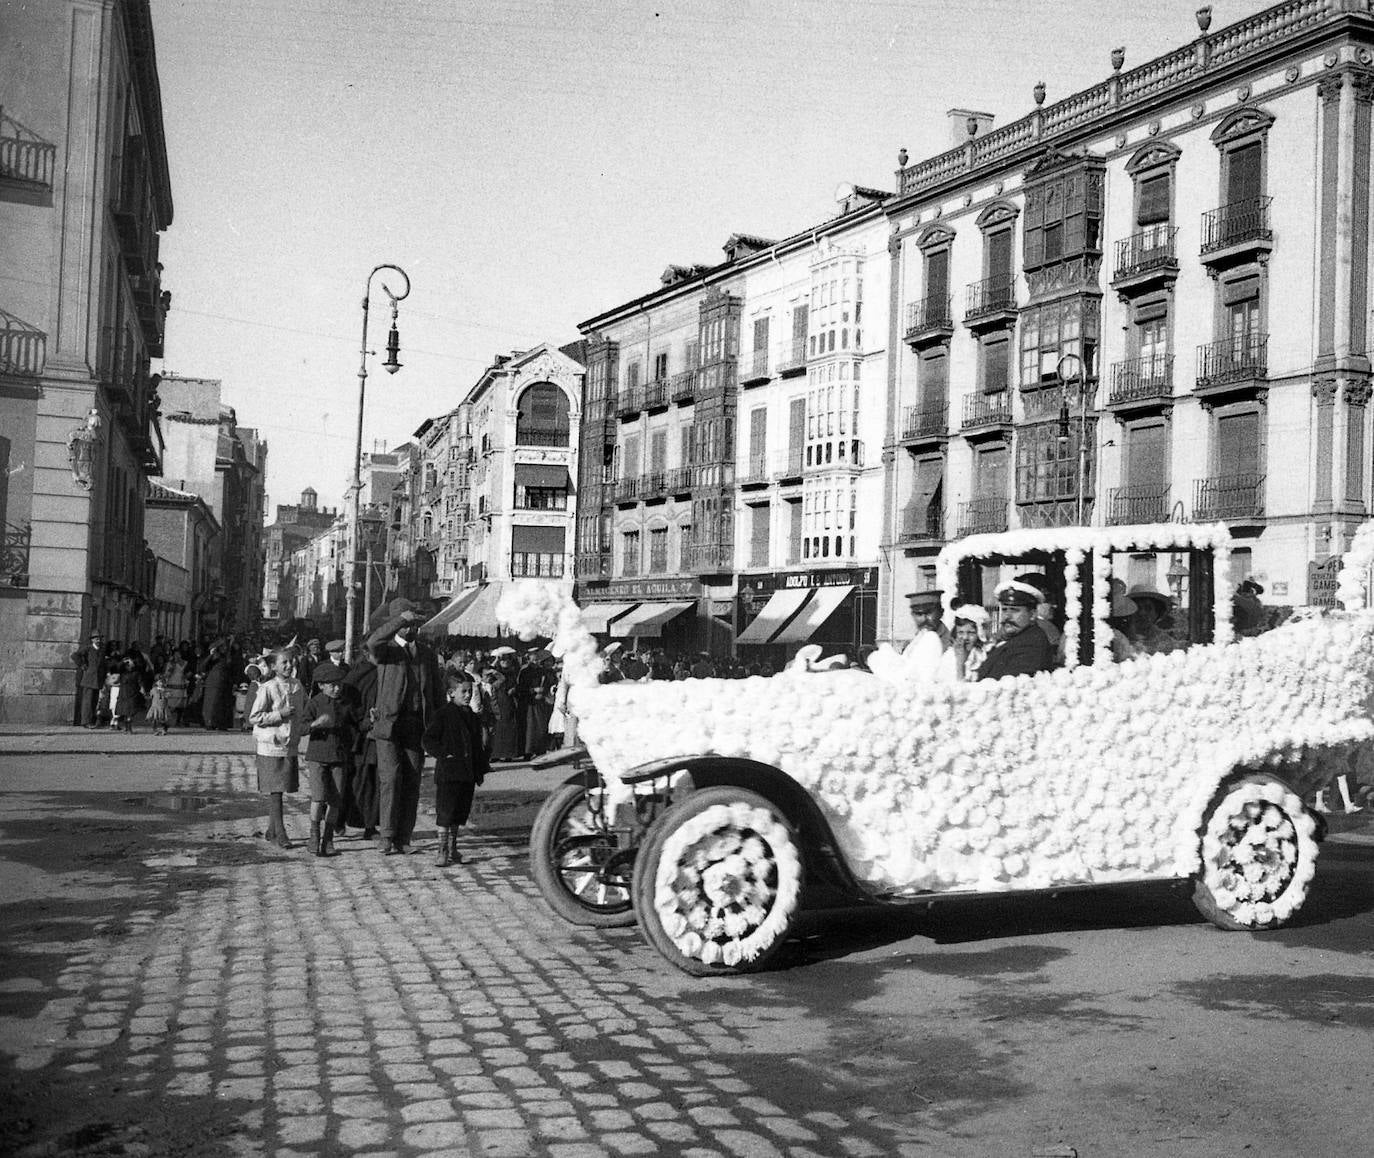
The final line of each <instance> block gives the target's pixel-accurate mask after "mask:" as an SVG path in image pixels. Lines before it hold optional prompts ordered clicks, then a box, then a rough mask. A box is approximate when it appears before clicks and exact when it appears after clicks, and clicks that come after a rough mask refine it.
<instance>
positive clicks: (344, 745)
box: [301, 660, 357, 856]
mask: <svg viewBox="0 0 1374 1158" xmlns="http://www.w3.org/2000/svg"><path fill="white" fill-rule="evenodd" d="M343 677H344V673H343V672H342V671H340V670H339V668H338V667H337V666H336V665H334V664H332V663H330V662H329V661H328V660H326V661H325V662H324V663H322V664H320V665H319V666H318V667H316V668H315V682H316V683H317V684H318V685H319V689H320V690H319V691H318V692H316V693H315V695H313V696H312V697H311V698H310V699H309V700H308V701H307V702H306V705H305V711H304V712H302V714H301V719H302V722H303V723H304V725H305V728H306V731H307V733H308V734H309V736H310V744H309V747H308V748H307V749H306V765H305V766H306V776H307V778H308V779H309V782H310V851H311V852H313V853H314V854H315V855H316V856H333V855H334V830H335V827H336V826H337V825H338V822H339V804H340V801H341V800H342V799H343V788H344V778H345V776H346V775H347V772H348V758H349V753H350V752H351V751H352V749H353V733H354V731H355V728H356V724H357V721H356V719H355V717H354V713H353V709H352V707H351V706H350V704H349V702H348V700H346V699H345V698H344V697H342V696H341V695H340V694H339V690H340V688H341V687H342V685H343ZM321 823H323V831H322V830H321Z"/></svg>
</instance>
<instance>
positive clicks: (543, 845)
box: [530, 784, 635, 929]
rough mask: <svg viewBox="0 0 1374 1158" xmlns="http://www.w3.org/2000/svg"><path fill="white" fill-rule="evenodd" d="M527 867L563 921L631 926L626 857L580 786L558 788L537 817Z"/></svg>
mask: <svg viewBox="0 0 1374 1158" xmlns="http://www.w3.org/2000/svg"><path fill="white" fill-rule="evenodd" d="M530 869H531V873H532V874H533V876H534V882H535V884H536V885H538V886H539V892H540V893H541V894H542V896H543V897H544V900H546V901H547V902H548V903H549V907H550V908H551V909H553V911H554V912H555V913H557V914H558V915H559V916H560V917H562V918H563V919H564V920H565V921H570V922H571V923H572V924H574V925H590V926H593V927H595V928H599V929H611V928H616V927H619V926H623V925H633V924H634V921H635V914H634V908H633V906H632V904H631V901H630V860H629V857H628V856H627V855H626V853H625V851H624V850H622V849H620V848H618V847H617V843H616V839H615V836H614V834H613V833H610V832H607V831H606V830H605V828H604V827H603V826H601V825H599V824H598V823H597V822H596V819H595V817H594V816H593V815H592V812H591V810H590V808H589V807H588V802H587V793H586V790H585V789H584V788H583V787H582V786H581V785H580V784H564V785H562V786H561V787H559V788H556V789H555V790H554V791H553V792H552V793H550V795H549V797H548V799H547V800H545V801H544V804H543V807H542V808H540V810H539V812H538V814H537V815H536V816H535V818H534V824H533V826H532V827H531V829H530Z"/></svg>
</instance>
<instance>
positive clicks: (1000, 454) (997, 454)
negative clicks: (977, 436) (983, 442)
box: [975, 446, 1007, 499]
mask: <svg viewBox="0 0 1374 1158" xmlns="http://www.w3.org/2000/svg"><path fill="white" fill-rule="evenodd" d="M977 467H978V469H977V476H978V477H977V479H976V480H975V489H976V492H977V496H978V498H980V499H1004V498H1006V497H1007V448H1006V447H1004V446H1001V447H997V448H996V449H994V450H985V451H982V452H981V453H980V454H979V455H978V459H977Z"/></svg>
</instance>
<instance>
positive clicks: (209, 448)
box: [159, 374, 267, 635]
mask: <svg viewBox="0 0 1374 1158" xmlns="http://www.w3.org/2000/svg"><path fill="white" fill-rule="evenodd" d="M160 392H161V394H162V415H163V431H164V433H165V437H166V448H165V451H164V455H163V464H164V466H163V471H164V473H163V477H162V478H161V479H160V480H159V481H161V482H163V483H164V484H166V485H167V486H170V487H173V488H174V489H177V490H184V491H190V492H192V493H194V494H197V495H199V496H200V497H201V498H202V499H204V500H205V504H206V505H207V506H208V507H209V508H210V510H211V511H212V512H213V513H214V516H215V518H216V520H217V521H218V522H219V525H220V539H219V550H218V571H219V584H218V586H217V589H216V592H215V600H216V611H215V614H214V615H213V616H212V617H211V618H210V620H209V622H210V623H211V625H212V626H211V628H210V630H211V631H212V632H214V633H216V634H220V635H224V634H228V633H230V632H251V631H255V630H257V628H258V625H259V618H260V611H261V607H262V587H263V548H262V540H263V504H264V500H265V485H264V484H265V475H266V470H267V443H266V442H264V441H263V440H262V439H260V438H258V436H257V432H256V431H255V430H253V429H252V428H251V427H244V426H240V425H239V424H238V415H237V414H236V413H235V411H234V408H233V407H232V406H228V405H226V404H225V403H224V401H223V399H222V396H221V383H220V382H219V380H218V379H214V378H189V377H182V376H180V375H172V374H167V375H164V376H163V378H162V381H161V385H160Z"/></svg>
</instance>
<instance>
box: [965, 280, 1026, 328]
mask: <svg viewBox="0 0 1374 1158" xmlns="http://www.w3.org/2000/svg"><path fill="white" fill-rule="evenodd" d="M1014 309H1016V286H1015V285H1014V284H1013V282H1012V281H1011V280H1010V279H1008V278H1005V277H987V278H984V279H983V280H982V281H975V282H970V283H969V286H968V289H967V291H965V296H964V321H966V322H972V321H976V320H977V319H978V318H983V317H986V316H987V315H988V314H996V313H1000V312H1002V311H1003V310H1014Z"/></svg>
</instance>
